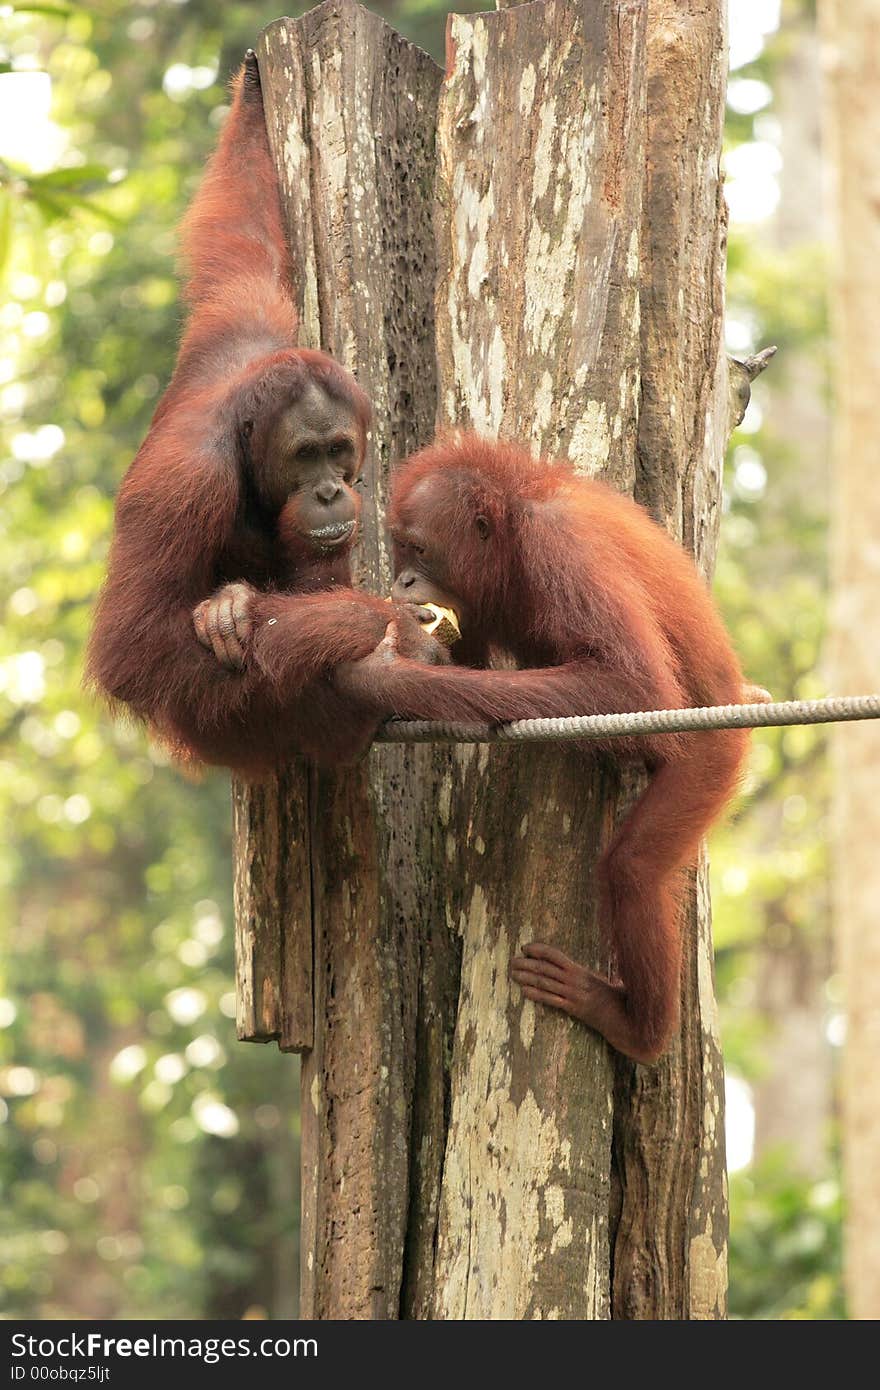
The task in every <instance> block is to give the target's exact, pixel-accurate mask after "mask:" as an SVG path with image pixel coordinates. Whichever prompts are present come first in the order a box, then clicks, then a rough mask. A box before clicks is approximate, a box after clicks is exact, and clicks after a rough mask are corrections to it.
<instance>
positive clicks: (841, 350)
mask: <svg viewBox="0 0 880 1390" xmlns="http://www.w3.org/2000/svg"><path fill="white" fill-rule="evenodd" d="M823 19H824V23H825V26H826V35H827V38H828V41H829V68H828V83H827V114H828V117H829V122H828V129H829V148H830V149H831V150H832V151H833V158H834V162H835V164H836V171H837V186H836V212H837V224H838V239H839V251H838V259H837V266H838V275H837V285H836V306H835V307H836V329H837V331H836V353H835V358H836V364H837V372H838V379H837V387H838V418H837V440H836V450H835V461H836V468H835V475H834V476H835V478H836V494H837V495H836V499H835V501H836V516H835V521H836V555H835V560H836V585H837V593H836V604H835V627H836V631H835V637H836V641H835V654H834V655H835V668H836V679H835V680H834V686H835V689H839V690H840V691H841V692H846V691H856V690H858V691H860V692H861V691H871V690H877V689H880V612H878V605H877V575H878V570H880V564H878V542H877V537H878V534H880V492H878V488H877V458H878V453H880V412H878V405H877V383H878V381H880V327H878V324H877V303H878V300H880V202H878V175H877V146H878V141H880V97H878V83H880V13H878V10H877V6H876V5H875V4H873V3H871V0H847V3H846V4H842V3H840V2H839V0H826V2H825V5H824V15H823ZM833 746H834V749H835V782H836V810H837V817H836V830H837V861H836V918H837V935H838V947H839V952H840V960H841V966H842V969H843V975H844V983H845V989H846V999H847V1039H846V1052H845V1059H844V1068H843V1144H844V1160H845V1169H846V1189H847V1213H848V1215H847V1289H848V1296H849V1311H850V1316H851V1317H854V1318H865V1319H872V1318H877V1317H880V1205H878V1200H877V1198H878V1176H877V1175H878V1173H880V1091H878V1079H877V1078H878V1076H880V934H878V931H877V900H878V893H880V861H878V855H877V840H878V836H880V809H878V793H877V785H878V776H880V727H878V726H877V725H876V724H874V723H867V724H864V725H858V726H855V727H854V728H853V729H852V730H851V731H850V730H846V731H844V730H842V729H841V730H839V731H838V733H837V735H836V737H835V739H834V745H833Z"/></svg>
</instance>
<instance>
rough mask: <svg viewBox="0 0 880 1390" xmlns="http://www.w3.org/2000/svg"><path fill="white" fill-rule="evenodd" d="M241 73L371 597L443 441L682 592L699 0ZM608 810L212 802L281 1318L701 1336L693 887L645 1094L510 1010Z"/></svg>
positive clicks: (497, 20)
mask: <svg viewBox="0 0 880 1390" xmlns="http://www.w3.org/2000/svg"><path fill="white" fill-rule="evenodd" d="M259 56H260V65H261V71H262V74H263V79H264V91H265V94H266V105H267V115H268V124H269V132H270V139H271V141H272V146H273V150H274V152H275V157H276V161H277V163H278V167H279V173H280V179H281V188H282V197H283V199H284V201H285V204H286V208H287V215H288V227H289V231H290V236H291V241H292V245H293V257H294V264H295V265H296V266H297V267H298V268H299V270H300V272H301V278H300V281H299V283H298V286H297V290H298V295H299V308H300V312H301V315H302V321H303V331H304V341H306V342H309V343H312V344H320V345H321V346H322V347H325V348H327V349H328V350H330V351H332V352H333V353H334V354H335V355H336V356H338V357H339V358H340V359H341V360H343V361H344V362H345V363H346V365H347V366H349V367H351V368H352V369H353V370H354V371H355V372H356V373H357V375H358V377H359V379H360V381H361V383H362V385H363V386H364V387H365V389H366V390H367V391H368V393H369V394H370V396H371V397H372V399H373V402H374V405H375V407H376V423H375V427H374V431H373V438H372V467H373V472H372V475H371V476H370V477H369V479H368V482H369V491H370V496H369V497H368V498H367V499H366V505H365V525H364V536H363V541H362V545H361V549H360V552H359V554H360V566H359V568H360V577H361V578H362V579H363V580H364V581H365V582H367V583H369V584H370V586H371V587H374V588H377V589H379V590H380V591H381V590H383V589H385V588H387V585H388V583H389V577H390V576H389V565H388V557H387V553H386V548H385V544H384V541H383V539H382V532H381V512H382V506H383V503H384V496H385V486H386V479H387V471H388V465H389V462H390V461H391V460H392V459H393V458H395V457H399V456H400V455H402V454H403V453H405V452H406V451H407V450H409V449H411V448H413V447H415V446H416V445H418V444H420V443H423V442H424V441H426V440H427V439H428V438H429V437H430V436H431V435H432V434H433V431H434V427H435V421H436V420H439V422H440V423H444V424H445V423H456V424H462V425H466V426H474V427H476V428H478V429H480V430H482V431H483V432H485V433H487V434H498V433H501V434H502V435H504V436H508V437H516V438H522V439H524V440H528V441H530V442H531V443H532V445H533V446H534V448H535V449H536V450H538V449H540V450H543V451H546V452H547V453H549V454H551V455H552V454H557V455H562V456H568V457H569V458H570V459H571V460H572V462H573V463H574V465H575V467H576V468H577V469H578V470H579V471H581V472H583V473H586V474H591V475H600V476H602V477H605V478H608V479H610V480H611V481H612V482H614V483H615V485H617V486H618V487H620V488H622V489H624V490H627V491H633V490H635V491H636V494H637V495H638V496H639V497H640V498H641V499H642V500H644V501H645V502H646V504H647V505H649V506H650V507H651V508H652V509H653V510H654V512H655V514H656V515H657V516H658V517H659V518H660V519H661V520H664V521H665V522H666V523H667V525H668V526H669V528H670V529H671V530H672V531H673V532H674V533H675V534H677V535H679V536H680V537H681V538H682V539H683V540H684V542H685V544H687V545H690V546H691V547H692V548H693V549H694V550H695V552H696V555H697V559H698V563H699V564H700V565H701V567H702V568H703V571H704V572H705V573H707V574H708V573H709V571H710V570H711V565H712V560H713V557H714V549H715V542H716V538H717V529H718V520H719V516H720V505H719V504H720V478H721V463H722V457H723V451H724V444H725V442H726V438H727V433H728V423H729V421H728V400H727V379H726V367H725V360H724V357H723V354H722V350H721V325H722V314H723V265H724V231H725V221H724V215H723V204H722V200H721V192H720V179H719V159H720V148H721V125H722V115H723V107H724V85H725V66H726V61H725V45H724V6H723V4H722V2H721V0H710V3H706V0H658V3H656V4H652V5H651V6H650V8H649V7H648V6H647V5H646V4H645V3H644V0H592V2H591V3H590V4H585V5H581V4H578V3H574V0H545V2H544V3H540V4H530V5H526V6H523V7H517V8H511V9H507V10H504V11H503V12H501V13H488V14H485V15H478V16H469V17H461V16H456V17H454V18H453V19H452V22H451V28H450V46H449V56H450V64H449V71H448V74H447V76H446V78H445V81H444V80H443V75H442V73H440V71H439V69H437V68H435V67H434V65H433V64H432V63H431V62H430V60H429V59H427V58H426V57H425V55H424V54H421V53H419V51H418V50H416V49H414V48H413V47H412V46H411V45H409V44H406V43H405V42H404V41H403V40H401V39H400V38H399V36H397V35H395V34H394V33H393V31H392V30H390V29H389V28H388V27H387V26H386V25H384V24H383V23H382V21H381V20H379V19H378V18H377V17H376V16H373V15H370V14H368V13H367V12H365V11H364V10H362V9H360V8H359V7H358V6H357V5H355V4H353V3H351V0H330V2H329V3H327V4H324V5H322V6H320V7H319V8H318V9H316V10H313V11H311V12H310V13H309V14H307V15H306V16H305V17H304V18H303V19H302V20H298V21H296V22H293V21H289V20H279V21H278V22H277V23H276V24H274V25H272V26H271V27H270V29H269V30H267V31H266V33H265V34H264V36H263V39H262V41H261V45H260V50H259ZM435 132H436V146H435ZM432 226H433V231H432V230H431V228H432ZM435 291H436V298H435V297H434V296H435ZM636 785H637V779H636V775H635V774H630V773H627V774H626V776H624V777H618V776H616V775H615V774H613V773H611V772H610V771H608V770H605V771H602V770H599V769H594V768H592V767H591V765H590V764H589V763H588V762H586V761H582V760H580V759H579V758H577V757H576V756H573V755H572V752H571V750H565V749H563V750H557V749H553V748H546V747H541V748H538V747H524V748H517V749H512V748H510V749H504V748H492V749H489V748H487V747H459V748H456V749H454V750H450V749H445V748H439V747H438V748H433V749H432V748H415V747H413V748H406V749H405V748H392V747H387V746H385V747H376V748H374V749H373V750H372V751H371V753H370V755H369V758H368V759H367V760H366V761H365V762H364V763H362V764H361V765H360V766H359V767H358V768H356V769H354V770H351V771H346V772H343V773H340V774H333V775H329V774H324V773H321V774H319V775H315V774H309V775H307V774H304V773H303V772H302V770H296V769H294V770H293V771H292V772H291V773H289V774H285V775H284V776H283V777H281V778H279V779H278V781H277V785H276V786H275V787H274V788H273V789H270V791H269V792H260V793H256V792H253V791H250V790H248V789H246V788H243V787H241V786H239V787H238V788H237V789H236V815H237V820H236V826H237V853H238V869H239V872H238V874H237V906H238V924H237V926H238V949H239V961H240V973H239V980H240V985H241V990H240V994H241V1004H242V1007H241V1009H240V1014H239V1018H240V1029H241V1034H242V1036H248V1037H253V1038H255V1039H266V1038H268V1037H272V1036H277V1037H278V1038H279V1040H280V1042H281V1044H282V1045H283V1046H286V1047H290V1048H293V1047H300V1048H304V1049H306V1055H305V1058H304V1062H303V1313H304V1315H305V1316H315V1317H325V1318H365V1317H367V1318H369V1317H372V1318H395V1317H406V1318H427V1317H435V1318H455V1319H460V1318H476V1319H486V1318H493V1319H499V1318H509V1319H523V1318H600V1319H602V1318H609V1317H612V1316H613V1317H634V1318H674V1319H683V1318H718V1317H723V1316H724V1315H725V1311H726V1235H727V1213H726V1182H725V1174H724V1105H723V1085H722V1080H721V1057H720V1050H719V1044H718V1038H717V1030H716V1022H715V1004H714V997H713V985H712V974H713V972H712V951H711V936H710V929H709V911H708V898H707V893H706V884H705V873H704V870H701V872H700V875H699V876H698V885H697V886H695V887H694V888H693V890H692V891H691V892H690V894H689V895H688V897H687V900H686V904H685V931H686V938H687V940H686V948H685V967H684V971H683V980H682V1028H681V1035H680V1037H679V1038H678V1039H676V1041H675V1042H674V1045H673V1047H672V1050H671V1052H670V1054H669V1056H668V1057H667V1058H665V1059H664V1060H663V1061H662V1062H661V1063H660V1064H659V1065H658V1066H657V1067H654V1068H643V1067H637V1066H634V1065H633V1064H631V1063H629V1062H627V1061H626V1060H624V1059H621V1058H618V1057H615V1056H614V1054H612V1053H611V1051H610V1050H609V1049H608V1048H607V1047H606V1045H605V1044H604V1042H603V1041H601V1040H600V1039H599V1038H598V1037H596V1036H595V1035H593V1034H591V1033H589V1032H588V1031H587V1030H585V1029H583V1028H582V1027H580V1026H578V1025H576V1024H574V1023H572V1022H570V1021H569V1020H566V1019H564V1018H562V1017H560V1016H559V1015H558V1014H556V1013H554V1012H551V1011H549V1010H541V1009H538V1008H535V1006H534V1005H532V1004H530V1003H528V1002H523V1000H522V998H521V997H520V995H519V991H518V990H516V989H513V988H511V986H510V984H509V981H508V964H509V961H510V958H511V956H512V955H513V954H514V953H515V952H516V950H517V949H518V948H519V947H520V946H521V945H522V943H523V942H525V941H527V940H529V939H530V938H531V937H533V936H535V935H545V936H549V937H550V938H551V939H554V940H556V941H558V942H559V943H560V944H561V945H562V946H563V947H564V948H566V949H568V950H569V951H571V952H572V953H574V954H576V955H577V956H578V957H580V958H582V959H590V960H592V961H593V962H594V963H596V964H599V965H602V964H604V962H603V960H602V955H601V952H600V949H599V943H598V940H597V935H596V910H597V903H596V899H595V894H594V883H595V878H594V874H593V872H592V870H593V866H594V864H595V861H596V858H597V856H598V854H599V852H600V850H601V848H602V846H603V845H604V844H605V843H607V840H608V837H609V835H610V833H611V830H612V826H613V822H614V819H615V817H616V816H618V815H619V814H621V810H622V808H623V806H624V805H625V803H626V800H627V798H628V797H631V796H632V794H633V793H634V790H635V788H636ZM291 837H292V839H293V841H294V842H295V843H292V844H291V843H289V842H290V839H291ZM304 866H305V867H304ZM312 952H314V971H312V969H311V959H312ZM312 989H313V990H314V1010H313V1014H312V1010H311V1009H303V1007H302V1005H303V996H305V997H308V995H309V993H310V991H311V990H312ZM312 1018H313V1021H314V1026H313V1028H312V1026H311V1024H312Z"/></svg>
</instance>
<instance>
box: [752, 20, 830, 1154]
mask: <svg viewBox="0 0 880 1390" xmlns="http://www.w3.org/2000/svg"><path fill="white" fill-rule="evenodd" d="M778 47H779V57H778V59H776V60H775V61H777V62H778V69H777V70H776V76H775V79H774V96H775V100H774V109H775V111H776V113H777V114H778V117H779V123H780V128H781V133H782V140H781V147H782V161H783V162H782V174H781V176H780V181H779V182H780V200H779V208H778V211H777V213H776V216H775V217H774V219H773V224H772V235H773V241H774V243H775V245H776V246H777V247H778V248H779V250H780V251H782V252H783V253H788V254H789V255H791V254H792V253H793V254H797V252H798V251H803V249H804V248H806V247H810V246H815V245H818V244H819V243H820V242H822V241H824V240H825V229H826V218H825V217H824V216H823V210H822V175H823V164H822V148H821V138H820V112H821V101H820V85H819V35H818V33H817V29H816V19H815V16H814V15H813V14H809V13H807V12H805V10H804V8H803V7H802V6H793V5H788V6H786V7H785V9H784V11H783V23H782V28H781V30H780V34H779V40H778ZM772 390H773V410H772V416H773V426H772V430H773V435H774V436H775V439H776V440H778V441H782V442H783V443H782V447H783V448H784V449H785V451H786V455H790V456H791V458H792V460H796V463H793V464H792V465H789V466H785V465H783V466H782V467H781V468H780V469H779V470H772V476H773V483H772V496H771V497H768V498H766V499H765V500H764V501H763V502H762V504H761V505H762V506H763V507H765V508H772V511H773V514H774V515H775V516H778V517H780V518H782V517H785V516H791V515H798V514H799V512H800V511H801V509H802V499H803V497H804V496H805V495H806V496H807V497H809V498H811V499H815V512H816V514H818V515H820V516H821V515H823V514H824V511H825V508H826V505H827V500H826V499H827V495H828V482H829V479H828V472H829V467H828V457H829V448H830V421H829V410H828V381H827V369H826V366H825V362H824V360H823V357H822V355H821V354H820V352H819V351H818V349H817V345H816V344H815V343H807V344H806V345H804V344H802V343H797V342H791V343H788V344H786V348H785V360H784V364H783V373H782V375H781V376H780V377H778V378H776V377H775V378H774V384H773V388H772ZM777 447H778V446H777ZM786 464H787V459H786ZM803 565H804V557H803V554H802V552H801V551H800V550H799V549H798V548H797V547H796V546H794V545H792V546H791V547H790V548H783V550H782V555H781V556H780V558H779V560H778V569H781V570H782V571H783V572H782V573H781V574H780V573H779V572H778V570H777V572H776V573H775V574H774V575H773V576H772V578H771V577H769V576H768V578H767V579H766V580H765V584H764V586H763V595H762V596H763V598H764V601H765V602H770V601H771V587H772V584H773V581H774V580H776V581H777V582H782V581H784V580H785V579H786V578H788V574H789V573H791V572H793V573H802V572H803ZM824 576H825V570H824V567H822V568H820V569H819V572H818V574H817V575H816V584H817V587H819V586H821V585H822V584H823V583H824ZM818 599H819V595H817V600H818ZM774 694H776V695H777V698H780V699H782V698H786V693H785V692H777V691H774ZM823 762H824V759H823ZM773 792H774V794H773V797H772V803H771V804H769V805H767V806H764V807H760V806H755V805H754V804H753V806H752V808H751V813H752V815H753V816H754V818H755V822H756V824H755V830H754V832H753V835H754V836H755V837H756V838H758V839H763V840H764V841H765V842H769V841H772V840H778V839H779V838H780V836H781V835H782V834H784V827H783V813H784V805H783V801H782V798H780V797H779V796H778V794H777V793H778V788H777V787H774V789H773ZM823 793H824V777H822V778H817V779H816V781H815V784H814V785H813V786H812V787H811V792H810V801H811V803H812V809H813V812H814V815H815V816H816V817H822V816H824V815H826V814H827V811H826V807H825V805H824V795H823ZM817 801H818V802H819V804H816V803H817ZM792 896H793V894H792V888H791V885H789V884H786V885H785V886H784V887H783V888H782V889H781V891H780V893H779V894H778V896H777V897H776V899H775V901H770V902H767V903H766V904H765V922H766V926H765V931H764V937H763V940H762V941H761V942H760V944H759V946H758V949H757V952H756V956H757V961H756V967H755V977H754V978H755V985H756V1005H757V1008H758V1010H759V1011H760V1013H761V1015H762V1017H763V1021H764V1024H765V1026H766V1029H767V1036H768V1039H769V1040H770V1045H769V1046H768V1047H767V1049H766V1051H765V1058H766V1065H765V1067H764V1068H763V1069H762V1072H761V1075H760V1076H759V1077H758V1078H757V1080H756V1081H755V1083H754V1086H753V1094H754V1105H755V1155H756V1157H760V1156H761V1154H763V1153H765V1152H767V1151H768V1150H772V1149H773V1148H774V1147H776V1146H777V1145H784V1146H785V1149H786V1151H787V1152H788V1153H789V1154H790V1155H791V1157H792V1158H793V1160H794V1162H795V1163H796V1164H797V1166H798V1168H799V1169H800V1170H801V1171H802V1172H803V1173H806V1174H809V1175H811V1176H813V1177H818V1176H819V1175H820V1174H822V1173H825V1172H827V1170H828V1162H829V1142H828V1141H829V1127H830V1126H829V1117H830V1115H831V1110H832V1101H831V1061H832V1058H831V1047H830V1045H829V1043H828V1041H827V1039H826V1037H825V1013H826V1007H827V1005H826V999H825V988H824V987H825V983H826V981H827V979H828V974H829V970H830V954H831V948H830V920H829V916H830V914H829V910H828V902H827V887H826V885H825V883H824V882H822V883H821V886H820V887H819V888H818V889H817V890H816V891H815V893H813V894H811V896H810V901H809V904H808V908H807V910H806V911H803V909H802V910H801V913H800V916H801V918H802V923H801V925H798V926H793V925H792V919H793V917H794V916H796V915H797V914H796V909H794V906H793V904H792V901H791V899H792ZM804 918H805V919H806V921H804V920H803V919H804Z"/></svg>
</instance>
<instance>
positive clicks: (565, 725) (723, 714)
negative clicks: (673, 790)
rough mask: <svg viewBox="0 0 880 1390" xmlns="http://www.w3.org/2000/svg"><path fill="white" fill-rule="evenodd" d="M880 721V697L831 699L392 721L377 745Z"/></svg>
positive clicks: (538, 740) (550, 740) (557, 739)
mask: <svg viewBox="0 0 880 1390" xmlns="http://www.w3.org/2000/svg"><path fill="white" fill-rule="evenodd" d="M850 719H880V695H848V696H841V697H840V698H838V699H830V700H783V701H781V702H780V703H778V704H765V705H710V706H707V707H706V708H703V709H653V710H640V711H638V712H636V713H632V714H580V715H571V716H569V717H568V718H565V719H517V720H515V721H513V722H512V723H510V724H494V725H491V724H452V723H446V722H434V721H430V720H425V719H418V720H405V719H391V720H389V721H388V722H387V723H386V724H384V725H383V726H382V728H381V729H380V730H379V732H378V734H377V735H376V738H377V741H378V742H379V743H557V742H562V741H564V740H567V739H580V738H624V737H628V736H631V735H633V734H678V733H685V732H687V731H690V730H698V729H765V728H780V727H781V726H783V725H785V724H836V723H841V722H843V721H845V720H850Z"/></svg>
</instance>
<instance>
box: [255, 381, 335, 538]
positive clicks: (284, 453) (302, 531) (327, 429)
mask: <svg viewBox="0 0 880 1390" xmlns="http://www.w3.org/2000/svg"><path fill="white" fill-rule="evenodd" d="M243 432H244V435H245V438H246V439H249V440H250V451H251V459H252V464H253V472H254V481H255V485H256V489H257V492H258V495H259V498H260V501H261V502H262V504H263V506H264V507H265V508H266V510H267V511H269V512H270V513H272V514H274V515H275V516H276V517H277V518H278V527H279V532H280V534H281V538H282V541H283V543H284V545H285V546H286V547H288V548H292V549H294V550H296V551H298V552H302V553H305V554H311V555H322V554H326V553H327V552H329V551H332V550H337V549H342V548H344V547H345V546H346V545H348V544H350V542H351V541H352V539H353V538H354V534H355V531H356V528H357V521H358V515H359V513H360V497H359V496H358V495H357V493H356V492H355V491H354V488H355V485H356V483H357V481H358V478H359V474H360V464H361V443H360V437H359V432H358V426H357V421H356V418H355V415H354V412H353V411H352V409H351V407H350V406H349V405H348V404H347V402H345V401H342V400H336V399H334V398H333V397H331V396H328V395H327V394H326V392H325V391H324V390H322V388H321V387H320V386H318V385H317V384H315V383H314V382H312V383H310V384H309V386H308V387H307V388H306V390H305V391H304V392H303V394H302V396H301V397H300V398H299V400H297V401H295V402H294V403H293V404H292V405H290V406H287V407H286V408H285V409H284V410H282V411H280V412H279V413H278V414H277V415H276V416H275V418H274V419H273V420H272V421H271V422H270V424H269V426H268V429H267V430H266V431H265V433H264V437H263V438H257V437H256V436H255V435H254V434H253V429H252V427H251V433H250V435H249V433H248V422H246V423H245V427H244V431H243Z"/></svg>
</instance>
